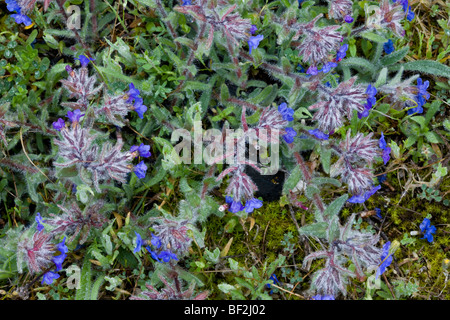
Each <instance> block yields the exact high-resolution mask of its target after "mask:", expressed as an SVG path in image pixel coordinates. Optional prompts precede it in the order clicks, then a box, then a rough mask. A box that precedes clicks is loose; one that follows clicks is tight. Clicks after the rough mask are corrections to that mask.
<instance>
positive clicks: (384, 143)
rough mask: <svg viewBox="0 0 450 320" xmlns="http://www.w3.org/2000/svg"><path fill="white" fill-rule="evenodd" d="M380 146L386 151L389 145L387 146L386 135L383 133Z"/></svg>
mask: <svg viewBox="0 0 450 320" xmlns="http://www.w3.org/2000/svg"><path fill="white" fill-rule="evenodd" d="M379 146H380V148H381V149H385V148H386V146H387V144H386V140H384V134H383V132H382V133H381V138H380V140H379Z"/></svg>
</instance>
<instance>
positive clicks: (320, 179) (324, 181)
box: [311, 177, 342, 187]
mask: <svg viewBox="0 0 450 320" xmlns="http://www.w3.org/2000/svg"><path fill="white" fill-rule="evenodd" d="M311 183H312V184H315V185H316V186H320V185H322V184H332V185H334V186H336V187H340V186H341V185H342V184H341V182H340V181H339V180H337V179H334V178H327V177H317V178H313V179H312V180H311Z"/></svg>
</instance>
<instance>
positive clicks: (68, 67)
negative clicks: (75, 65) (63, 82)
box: [65, 65, 73, 73]
mask: <svg viewBox="0 0 450 320" xmlns="http://www.w3.org/2000/svg"><path fill="white" fill-rule="evenodd" d="M65 69H66V71H67V73H71V72H72V71H73V69H72V67H71V66H69V65H67V66H66V67H65Z"/></svg>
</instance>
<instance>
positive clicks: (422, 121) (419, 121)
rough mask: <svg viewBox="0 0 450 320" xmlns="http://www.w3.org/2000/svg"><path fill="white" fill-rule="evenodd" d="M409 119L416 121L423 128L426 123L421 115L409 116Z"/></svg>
mask: <svg viewBox="0 0 450 320" xmlns="http://www.w3.org/2000/svg"><path fill="white" fill-rule="evenodd" d="M411 120H414V121H415V122H417V123H418V124H420V127H421V128H422V129H423V128H424V127H425V126H426V124H425V118H424V117H422V116H416V117H411Z"/></svg>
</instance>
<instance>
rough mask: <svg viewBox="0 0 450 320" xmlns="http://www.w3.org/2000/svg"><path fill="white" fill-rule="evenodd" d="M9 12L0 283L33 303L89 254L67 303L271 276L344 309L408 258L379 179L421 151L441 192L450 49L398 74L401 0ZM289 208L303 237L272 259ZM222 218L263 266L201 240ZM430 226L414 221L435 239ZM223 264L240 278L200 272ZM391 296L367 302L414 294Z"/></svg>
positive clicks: (138, 2)
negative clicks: (270, 222) (441, 96)
mask: <svg viewBox="0 0 450 320" xmlns="http://www.w3.org/2000/svg"><path fill="white" fill-rule="evenodd" d="M73 4H74V5H73ZM1 5H2V8H3V7H6V9H7V10H8V11H9V12H10V14H2V15H3V16H4V17H3V18H2V20H1V21H2V22H1V23H2V26H11V31H8V32H5V33H4V34H0V39H2V44H1V46H0V55H3V60H0V66H1V67H2V68H1V69H0V72H1V73H0V76H1V77H2V79H0V81H1V87H0V91H1V92H2V93H4V94H3V96H2V98H1V99H0V103H1V104H2V105H1V109H0V138H1V143H2V153H3V157H2V158H1V159H0V166H1V169H2V170H1V172H0V174H1V175H2V180H1V181H0V192H1V200H2V202H3V203H4V206H5V209H6V213H5V216H6V219H7V220H8V221H7V222H6V221H5V222H4V226H3V230H2V238H1V239H0V242H1V243H2V244H3V245H2V246H1V249H0V261H1V262H2V267H1V269H0V279H10V281H11V283H12V284H13V286H15V287H17V288H18V289H17V290H18V292H19V293H18V295H19V296H20V297H21V298H24V299H26V298H30V295H34V293H33V292H32V291H31V287H32V286H33V285H34V284H35V283H36V282H37V281H40V282H41V284H42V285H43V286H44V285H48V286H58V288H59V286H61V282H62V278H63V273H62V272H61V271H66V275H67V277H68V279H67V284H69V283H70V281H69V279H71V278H70V277H71V275H70V272H69V271H73V270H75V269H76V268H75V267H77V263H76V260H79V259H80V256H81V257H83V263H82V265H81V268H80V267H78V271H77V272H76V275H75V276H74V277H75V278H76V277H78V278H76V279H75V280H76V281H75V287H74V288H75V289H76V294H74V295H70V294H69V293H66V292H64V293H62V294H63V295H64V298H67V299H99V298H101V297H102V295H103V296H104V295H105V294H107V295H109V296H111V297H113V298H114V299H119V298H121V297H122V296H126V297H130V299H135V300H140V299H154V300H159V299H206V298H219V299H228V298H231V299H271V298H272V296H271V294H270V292H269V289H270V285H274V286H279V285H282V284H280V283H279V282H277V281H278V280H276V279H277V278H276V276H273V275H274V274H276V270H277V269H278V268H282V277H283V278H285V277H288V276H291V277H294V278H295V282H296V286H297V285H298V284H299V283H301V285H300V286H299V287H298V290H301V291H300V292H301V294H298V293H295V292H291V295H290V296H292V295H293V296H294V297H296V298H298V297H301V298H306V299H308V298H312V299H315V300H318V299H319V297H327V299H328V298H330V297H332V298H338V297H341V298H348V297H349V294H348V293H349V291H352V293H353V296H354V288H353V286H352V285H351V284H352V283H354V282H359V283H364V282H365V280H366V279H367V277H370V276H371V275H373V274H374V275H375V277H376V278H377V279H378V278H379V277H380V276H381V275H383V277H384V279H385V280H386V281H387V279H386V274H385V272H386V270H387V269H388V268H389V267H390V265H391V263H392V261H394V253H395V251H396V250H397V248H398V245H399V242H398V241H394V239H392V241H393V242H392V244H391V242H390V237H392V236H393V235H392V234H389V235H386V234H385V233H382V232H381V229H382V226H383V224H382V223H383V222H384V220H385V218H383V216H381V214H380V212H381V210H380V209H378V207H376V206H375V205H373V202H372V201H374V198H375V199H378V198H377V197H378V195H379V194H380V191H379V190H380V189H381V188H382V185H381V184H382V181H380V180H379V179H377V178H376V177H377V176H378V175H379V174H376V172H377V171H381V172H384V171H387V169H389V168H390V167H391V166H392V162H393V161H395V162H396V163H397V162H398V161H400V160H401V159H402V158H405V159H406V158H407V157H408V156H412V161H413V162H415V163H419V162H420V163H423V164H424V165H425V166H431V165H435V166H434V167H433V170H435V171H434V173H433V175H432V178H431V181H430V182H429V186H428V187H427V188H425V189H424V190H423V194H422V198H426V199H428V200H431V198H432V199H434V200H435V201H437V202H440V201H441V200H443V197H444V196H445V194H448V191H445V190H444V191H442V195H441V194H440V193H439V191H437V192H438V194H435V192H434V191H433V192H431V191H432V190H430V189H432V188H433V187H436V188H437V186H438V185H439V184H440V183H442V178H444V177H446V176H447V171H446V166H448V157H447V158H446V160H444V161H443V163H442V164H441V163H439V164H437V163H436V161H435V159H434V158H433V157H432V156H433V155H434V156H436V154H438V153H439V152H438V151H437V150H439V151H440V149H439V147H437V146H438V145H444V144H446V143H447V146H448V142H447V140H446V138H445V137H448V133H446V132H445V131H444V130H439V131H437V129H436V128H437V127H439V126H440V124H437V123H434V122H433V119H434V118H435V115H436V113H437V112H438V111H439V110H440V108H441V102H440V101H438V100H433V99H432V95H431V94H430V90H431V87H430V81H433V79H434V77H438V78H439V79H440V80H442V79H446V78H448V77H449V75H450V67H448V66H446V65H445V64H443V63H441V62H439V60H442V59H443V55H445V54H446V52H448V51H442V52H441V53H440V54H439V55H438V61H434V60H429V58H430V57H431V56H430V57H429V56H428V55H426V58H428V59H422V60H420V59H418V60H414V61H408V62H405V61H404V59H405V57H406V56H407V55H408V53H409V52H410V48H409V46H407V45H405V46H403V47H402V48H401V49H397V50H396V48H395V46H394V42H393V40H394V41H396V40H399V41H401V39H402V38H403V37H405V34H406V33H405V29H404V27H403V25H404V24H405V23H407V24H408V25H410V24H411V23H414V19H415V14H414V12H413V9H412V7H411V6H410V5H409V4H408V1H407V0H397V1H393V0H381V1H374V2H370V1H352V0H327V1H314V0H311V1H297V0H278V1H267V2H266V1H263V0H253V1H232V0H186V1H183V0H181V1H166V2H163V1H161V0H128V1H126V2H124V3H117V4H116V2H114V1H109V0H107V1H103V2H100V1H96V0H89V1H88V0H86V1H64V0H56V1H50V0H45V1H36V0H7V1H5V2H4V3H2V4H1ZM70 8H72V9H73V10H75V15H74V16H73V15H70V14H69V13H70ZM81 8H82V9H83V10H81ZM74 19H75V20H74ZM76 19H81V20H82V21H84V22H83V24H82V25H81V22H80V21H79V20H76ZM12 20H14V21H15V22H16V23H17V25H13V23H12ZM77 21H78V22H80V25H79V26H77V23H76V22H77ZM441 40H442V41H444V39H443V38H442V37H441ZM445 41H446V40H445ZM431 43H432V41H431ZM33 46H34V47H33ZM419 51H420V50H419ZM43 55H49V56H51V59H50V58H47V57H43ZM13 81H14V82H15V84H14V90H13V89H12V87H13V85H12V82H13ZM387 121H392V123H393V122H394V121H395V122H397V124H398V126H399V129H400V130H396V129H395V128H393V127H391V126H389V125H386V122H387ZM444 128H445V129H447V130H448V126H447V124H444ZM441 131H442V132H441ZM400 134H402V137H403V136H405V137H407V138H406V139H404V140H401V139H402V138H398V135H400ZM399 144H400V145H399ZM391 155H392V156H393V159H392V160H391ZM441 156H442V153H441ZM280 198H281V200H280ZM278 200H280V201H281V202H282V206H285V207H286V208H289V213H290V215H291V218H292V220H293V221H292V223H294V225H295V230H296V231H297V232H298V236H299V242H297V243H295V244H294V243H293V242H291V240H292V239H293V235H292V233H289V232H288V233H286V232H283V234H285V237H284V238H280V239H279V245H280V247H284V250H282V252H277V254H276V255H275V256H277V258H276V259H273V261H268V260H264V261H261V260H260V257H263V255H261V256H260V257H258V256H257V255H256V254H255V253H254V252H252V249H251V246H250V245H249V243H250V242H251V241H250V235H249V233H250V231H251V230H254V225H255V219H254V218H253V217H252V214H255V212H258V211H260V210H263V209H264V207H265V206H266V205H267V202H270V201H278ZM397 204H398V203H397ZM447 204H448V201H447ZM361 207H363V211H362V212H361V211H358V210H359V209H360V208H361ZM279 210H280V213H281V210H282V209H281V207H280V208H279ZM226 212H228V213H227V214H232V215H234V216H235V218H231V219H229V220H228V221H229V222H228V223H229V224H227V226H228V228H229V230H233V229H235V230H234V231H233V232H236V233H241V235H240V237H244V238H245V240H243V241H242V242H241V244H242V243H244V244H245V246H246V249H248V250H249V251H250V253H247V254H242V255H243V256H245V257H246V258H245V259H251V260H250V261H252V263H251V264H250V263H248V261H247V260H245V261H237V260H234V259H233V258H236V257H235V256H233V255H231V256H230V257H228V256H227V254H228V253H229V252H230V246H231V245H232V241H233V240H232V239H231V240H229V242H228V244H227V246H226V247H225V248H224V249H223V250H220V249H219V248H218V247H216V244H212V245H210V244H208V241H210V238H209V237H208V236H207V232H208V231H209V224H208V223H210V222H211V220H212V219H219V220H220V219H222V221H223V220H225V219H224V217H225V214H226ZM296 213H298V214H301V215H303V217H302V218H301V219H300V220H299V219H298V217H297V216H296ZM372 215H376V216H377V218H376V219H377V220H375V219H374V220H370V221H371V222H372V225H370V226H365V225H364V226H363V225H362V224H363V223H365V222H363V220H362V219H363V218H367V217H369V216H372ZM386 217H387V216H386ZM247 221H248V222H250V224H251V226H250V228H249V229H247V227H246V222H247ZM364 221H367V220H364ZM374 221H375V222H374ZM232 222H233V225H231V223H232ZM238 223H239V224H238ZM274 223H276V221H275V222H274ZM419 223H420V222H419ZM224 224H225V223H224ZM258 227H259V226H258ZM429 227H430V226H429ZM433 228H434V229H433V232H431V231H430V230H431V229H430V230H428V229H429V228H428V227H424V226H423V225H422V224H421V227H420V229H421V231H422V232H423V233H424V235H425V237H426V238H427V240H428V242H432V241H433V236H432V235H431V234H434V233H435V231H436V228H435V227H434V226H433ZM229 230H228V231H229ZM258 230H259V229H258ZM225 231H226V230H225ZM220 232H221V233H222V232H223V230H220ZM260 232H263V231H262V230H261V231H260ZM224 237H225V236H222V238H224ZM430 237H431V238H430ZM255 238H256V237H255ZM264 238H265V236H264ZM381 238H383V239H384V241H383V242H384V243H380V239H381ZM403 239H404V240H402V241H403V242H404V243H405V242H406V243H409V244H411V243H413V242H412V241H409V240H408V239H407V238H403ZM422 239H423V238H422ZM430 239H431V241H430ZM263 241H264V240H263ZM282 241H283V242H282ZM305 243H307V246H305V248H307V249H305V250H303V249H302V250H303V253H302V254H301V255H298V254H296V255H294V252H296V251H297V250H300V249H299V248H300V247H302V246H303V245H304V244H305ZM212 248H214V249H212ZM236 256H237V257H239V256H240V254H237V255H236ZM290 259H292V260H293V261H294V264H298V265H299V267H300V265H301V270H302V271H305V272H311V275H310V278H309V282H308V281H306V280H305V278H303V277H302V276H300V275H299V270H298V269H297V268H295V269H290V268H289V267H286V266H284V263H285V262H287V261H290ZM69 261H71V262H72V265H75V267H74V268H75V269H70V268H71V267H70V266H69V263H68V262H69ZM225 261H227V262H228V264H226V263H224V262H225ZM394 263H395V262H394ZM225 266H227V267H229V268H230V270H228V271H231V272H232V273H233V274H234V276H233V278H232V281H231V280H230V277H228V278H227V276H226V272H224V273H223V274H222V275H221V276H220V277H221V278H219V276H218V278H219V279H218V281H216V282H217V283H214V284H212V283H210V280H211V279H212V278H211V277H208V276H207V274H206V271H210V270H206V269H213V268H214V269H219V267H225ZM311 268H313V269H312V270H311ZM117 270H119V271H117ZM25 273H26V274H27V276H26V277H24V274H25ZM217 273H220V272H219V271H217ZM77 275H78V276H77ZM29 277H31V278H29ZM279 277H280V278H281V274H279ZM216 280H217V279H216ZM275 282H277V283H278V284H275ZM308 283H309V287H306V286H307V285H308ZM393 285H394V289H392V288H391V285H390V284H389V283H387V284H384V283H382V284H381V287H380V288H378V289H381V290H378V291H374V290H372V289H369V288H368V289H367V290H366V292H360V293H361V298H363V297H366V298H375V295H377V296H378V297H381V298H384V299H391V298H395V299H402V298H409V297H411V296H412V295H413V294H414V293H415V292H417V290H418V285H416V284H415V282H409V281H408V282H405V281H402V280H396V281H395V282H393ZM102 286H105V290H106V293H105V292H103V293H102V292H101V290H100V289H101V287H102ZM202 287H208V288H209V289H208V290H206V289H205V288H202ZM71 289H73V288H71ZM295 289H296V287H294V286H293V285H291V286H289V287H288V289H285V290H286V291H287V292H290V291H289V290H295ZM277 292H280V291H277ZM283 292H284V291H283ZM59 294H60V293H55V292H53V293H52V294H51V295H50V296H52V297H53V298H55V297H56V298H58V299H59V298H61V296H59ZM36 297H37V298H38V299H44V298H45V295H43V294H42V293H40V294H39V295H36ZM33 298H34V296H33Z"/></svg>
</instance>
